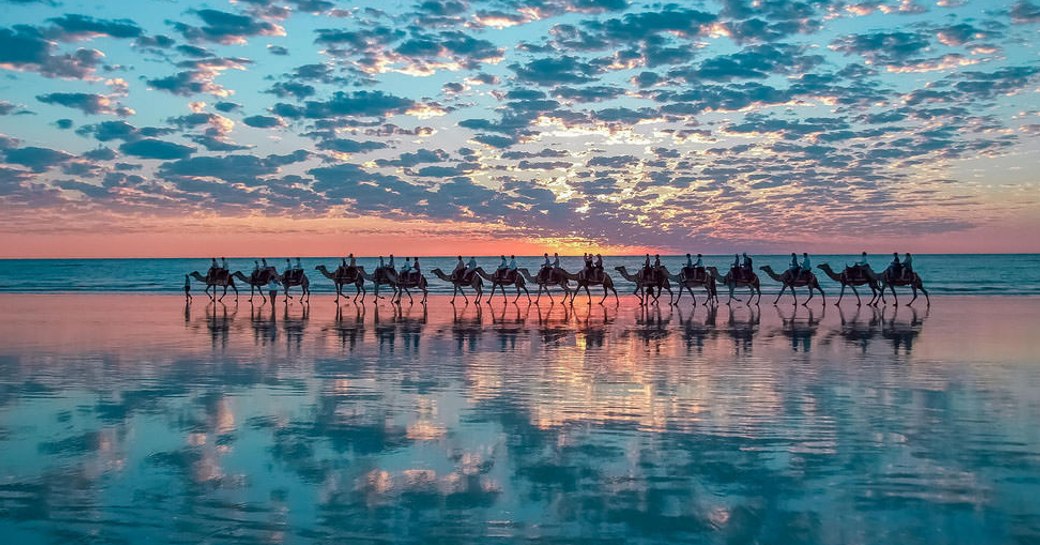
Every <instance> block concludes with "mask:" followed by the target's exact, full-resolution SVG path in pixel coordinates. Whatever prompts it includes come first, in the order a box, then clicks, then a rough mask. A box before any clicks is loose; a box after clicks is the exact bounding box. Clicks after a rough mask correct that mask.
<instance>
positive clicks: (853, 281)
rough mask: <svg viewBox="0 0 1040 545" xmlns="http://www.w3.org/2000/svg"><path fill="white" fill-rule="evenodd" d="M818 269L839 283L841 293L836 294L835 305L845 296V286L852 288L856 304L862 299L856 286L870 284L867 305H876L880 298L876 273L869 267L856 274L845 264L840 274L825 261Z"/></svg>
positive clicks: (859, 304)
mask: <svg viewBox="0 0 1040 545" xmlns="http://www.w3.org/2000/svg"><path fill="white" fill-rule="evenodd" d="M817 268H818V269H820V270H821V271H823V272H824V274H826V275H827V276H829V277H830V278H831V280H833V281H835V282H837V283H839V284H841V293H840V294H838V302H837V303H834V304H835V305H841V298H842V297H844V296H845V287H846V286H848V287H850V288H852V293H854V294H855V295H856V306H857V307H858V306H862V305H863V301H862V300H860V298H859V292H858V291H856V286H864V285H866V286H870V293H871V297H870V302H869V303H867V304H868V305H872V306H873V305H876V304H877V301H878V299H880V297H881V296H880V295H878V294H879V293H880V284H879V283H878V278H877V275H876V274H874V271H872V270H870V267H865V268H864V269H863V274H856V272H855V271H854V270H853V268H852V267H849V266H846V267H845V270H843V271H841V274H838V273H836V272H834V269H832V268H831V266H830V265H828V264H826V263H821V264H820V265H818V266H817Z"/></svg>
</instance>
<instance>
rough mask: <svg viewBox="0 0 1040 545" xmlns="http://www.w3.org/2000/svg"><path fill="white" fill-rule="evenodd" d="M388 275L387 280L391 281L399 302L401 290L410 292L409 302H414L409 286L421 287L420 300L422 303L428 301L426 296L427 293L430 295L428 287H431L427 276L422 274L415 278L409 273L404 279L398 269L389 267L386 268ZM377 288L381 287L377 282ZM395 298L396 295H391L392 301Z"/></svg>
mask: <svg viewBox="0 0 1040 545" xmlns="http://www.w3.org/2000/svg"><path fill="white" fill-rule="evenodd" d="M386 277H387V280H389V281H390V287H392V288H394V292H395V293H396V296H397V302H398V303H399V302H401V292H404V293H406V294H408V302H409V303H411V302H412V292H410V291H408V288H419V289H421V290H422V300H421V301H419V302H420V303H425V302H426V297H427V295H429V290H428V289H427V288H428V287H429V285H430V283H429V282H428V281H427V280H426V277H425V276H423V275H422V274H420V275H419V277H418V278H413V277H414V274H409V275H408V277H407V278H405V279H402V278H401V275H400V274H398V273H397V271H394V270H392V269H387V270H386ZM376 288H377V289H378V288H379V284H376ZM393 300H394V297H393V296H391V297H390V301H391V302H393Z"/></svg>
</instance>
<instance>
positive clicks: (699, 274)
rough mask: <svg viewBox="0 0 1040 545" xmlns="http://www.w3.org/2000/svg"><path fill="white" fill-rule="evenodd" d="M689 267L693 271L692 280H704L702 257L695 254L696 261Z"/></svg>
mask: <svg viewBox="0 0 1040 545" xmlns="http://www.w3.org/2000/svg"><path fill="white" fill-rule="evenodd" d="M690 267H691V268H692V269H693V279H694V280H696V281H698V282H700V281H702V280H704V275H705V273H706V272H707V271H706V270H705V269H704V256H703V255H701V254H697V261H694V262H693V263H692V264H691V265H690Z"/></svg>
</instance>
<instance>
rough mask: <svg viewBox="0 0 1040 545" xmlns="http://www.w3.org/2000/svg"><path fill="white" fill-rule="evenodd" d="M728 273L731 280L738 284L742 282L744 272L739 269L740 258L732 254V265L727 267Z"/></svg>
mask: <svg viewBox="0 0 1040 545" xmlns="http://www.w3.org/2000/svg"><path fill="white" fill-rule="evenodd" d="M729 272H730V274H732V275H733V279H734V280H736V281H738V282H740V281H743V280H744V270H743V269H741V268H740V256H739V255H737V254H733V263H732V264H730V266H729Z"/></svg>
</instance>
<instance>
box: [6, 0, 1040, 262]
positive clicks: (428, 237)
mask: <svg viewBox="0 0 1040 545" xmlns="http://www.w3.org/2000/svg"><path fill="white" fill-rule="evenodd" d="M0 10H2V13H4V15H3V18H2V23H0V206H2V210H3V214H0V240H3V242H2V243H0V257H61V256H73V257H79V256H83V257H103V256H109V257H136V256H141V257H148V256H185V257H189V256H209V255H227V256H229V257H230V256H248V255H260V254H264V255H274V254H278V255H281V254H292V255H304V256H307V255H342V254H345V253H346V252H348V251H353V252H355V253H358V254H364V255H370V254H379V253H386V252H387V251H388V250H389V251H395V252H397V253H399V254H402V255H415V254H421V255H446V254H455V253H459V252H464V253H467V254H492V253H494V254H497V253H501V252H506V253H517V254H528V255H530V254H536V253H537V254H540V253H541V252H542V251H554V250H560V251H561V253H579V254H580V253H582V251H585V250H587V249H593V250H594V251H598V252H604V253H627V252H639V251H642V250H644V249H653V250H659V251H662V252H681V253H685V252H687V251H693V252H703V253H725V252H732V251H738V250H740V251H743V250H746V251H750V252H755V253H768V252H784V251H791V249H792V248H797V249H798V250H799V251H801V250H808V251H815V252H858V251H860V250H868V251H871V252H874V251H891V250H892V249H898V250H901V251H912V252H987V251H993V252H1037V251H1040V236H1038V234H1040V174H1038V172H1040V39H1038V38H1040V3H1037V2H1036V1H1035V0H1014V1H999V0H989V1H972V0H966V1H962V0H876V1H875V0H865V1H831V0H818V1H814V0H802V1H795V0H757V1H745V0H723V1H719V2H715V1H703V2H701V1H682V2H675V3H662V2H629V1H626V0H603V1H596V0H495V1H471V2H465V1H455V0H448V1H418V2H397V1H392V0H387V1H380V2H355V1H350V2H347V1H342V2H340V1H326V0H238V1H232V2H226V1H221V0H213V1H211V2H187V1H177V2H174V1H160V0H136V1H133V2H126V1H121V0H107V1H102V0H96V1H93V2H79V1H75V0H53V1H49V0H43V1H33V0H0Z"/></svg>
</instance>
